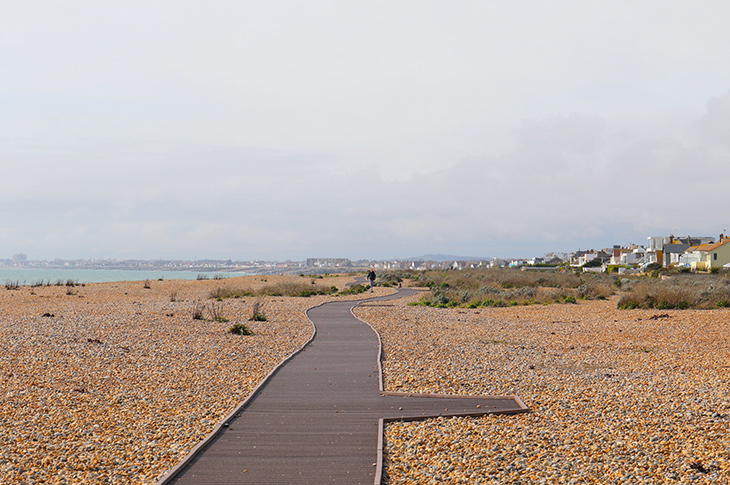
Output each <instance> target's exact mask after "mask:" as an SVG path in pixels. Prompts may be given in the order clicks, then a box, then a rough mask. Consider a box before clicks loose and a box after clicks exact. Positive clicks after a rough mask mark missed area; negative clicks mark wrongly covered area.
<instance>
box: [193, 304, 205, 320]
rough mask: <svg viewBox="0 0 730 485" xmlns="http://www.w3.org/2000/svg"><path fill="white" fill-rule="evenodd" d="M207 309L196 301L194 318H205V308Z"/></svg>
mask: <svg viewBox="0 0 730 485" xmlns="http://www.w3.org/2000/svg"><path fill="white" fill-rule="evenodd" d="M204 309H205V306H204V305H202V304H200V303H196V304H195V306H193V320H204V318H203V310H204Z"/></svg>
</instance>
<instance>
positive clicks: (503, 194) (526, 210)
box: [0, 0, 730, 260]
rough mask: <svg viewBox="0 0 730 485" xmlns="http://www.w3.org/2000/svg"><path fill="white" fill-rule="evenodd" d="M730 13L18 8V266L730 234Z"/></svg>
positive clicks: (725, 7)
mask: <svg viewBox="0 0 730 485" xmlns="http://www.w3.org/2000/svg"><path fill="white" fill-rule="evenodd" d="M728 25H730V2H727V0H705V1H703V0H695V1H692V2H687V1H684V0H683V1H673V0H669V1H668V0H661V1H659V0H645V1H642V0H631V1H623V0H617V1H613V2H603V1H581V2H576V1H574V0H571V1H567V0H566V1H551V2H545V1H537V0H525V1H510V2H505V1H501V0H500V1H492V0H480V1H468V0H465V1H458V2H453V1H424V0H419V1H393V0H388V1H372V0H371V1H367V2H342V1H321V0H310V1H306V2H302V1H277V0H272V1H266V2H261V1H256V2H254V1H242V0H235V1H234V0H231V1H229V0H221V1H215V0H213V1H206V2H203V1H191V0H174V1H173V0H170V1H162V0H144V1H138V0H125V1H123V2H122V1H118V2H98V1H91V0H89V1H79V0H69V1H63V2H59V1H56V0H23V1H22V2H21V1H18V2H11V1H4V2H2V4H1V5H0V258H7V257H10V256H11V255H12V254H14V253H20V252H22V253H26V254H27V255H28V257H29V258H30V259H52V258H56V257H58V258H68V259H71V258H117V259H124V258H144V259H157V258H175V259H187V258H200V259H202V258H216V259H228V258H230V259H281V260H284V259H294V260H299V259H304V258H307V257H349V258H353V259H359V258H368V259H380V258H394V257H409V256H417V255H421V254H425V253H447V254H459V255H467V256H484V257H492V256H498V257H528V256H539V255H542V254H544V253H545V252H548V251H571V250H576V249H579V248H581V249H587V248H596V249H598V248H601V247H606V246H611V245H613V244H628V243H632V242H634V243H639V244H644V243H645V242H646V237H647V236H650V235H669V234H670V233H674V234H676V235H688V234H692V235H711V236H717V235H718V234H719V233H720V232H722V231H725V232H727V230H728V229H730V216H729V215H728V214H730V211H729V210H728V209H729V208H730V62H729V60H730V29H728Z"/></svg>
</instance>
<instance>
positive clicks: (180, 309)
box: [0, 276, 392, 484]
mask: <svg viewBox="0 0 730 485" xmlns="http://www.w3.org/2000/svg"><path fill="white" fill-rule="evenodd" d="M302 280H305V281H308V282H309V280H308V279H306V278H301V277H299V276H266V277H258V276H250V277H243V278H229V279H224V280H220V281H215V280H209V281H182V280H170V281H147V282H144V281H136V282H120V283H98V284H88V285H84V286H73V287H71V286H68V287H67V286H38V287H30V286H22V287H20V288H19V289H13V290H6V289H4V288H2V289H0V342H2V345H1V346H0V379H2V381H1V382H2V387H0V483H25V484H33V483H58V484H63V483H68V484H78V483H85V484H89V483H119V484H122V483H123V484H129V483H135V484H149V483H155V482H156V481H157V480H158V479H159V478H160V477H161V476H162V475H163V474H164V472H165V471H166V470H168V469H169V468H171V467H173V466H174V465H175V464H177V463H178V462H179V461H180V460H181V459H182V458H184V457H185V456H186V455H187V454H188V453H189V452H190V450H192V448H193V447H194V446H195V445H196V444H197V443H199V442H200V441H201V440H202V439H203V438H205V436H207V435H208V433H210V432H211V431H212V430H213V428H214V427H215V426H216V425H217V424H218V423H219V422H220V421H221V420H222V419H224V418H225V417H226V416H227V415H228V414H229V413H230V412H231V411H232V410H233V409H234V408H235V407H236V406H237V405H238V404H239V403H240V402H242V401H243V400H244V399H245V398H246V397H247V396H248V395H249V394H250V393H251V391H252V390H253V389H254V388H255V387H256V386H257V385H258V383H259V382H260V381H261V379H263V378H264V377H265V376H266V375H267V374H268V373H269V372H270V371H271V370H272V369H273V368H274V367H275V366H276V365H278V364H279V363H280V362H281V361H282V360H283V359H285V358H286V357H287V356H288V355H290V354H291V353H292V352H294V351H295V350H297V349H298V348H299V347H301V346H302V345H303V344H304V343H305V342H306V341H307V340H308V339H309V338H310V337H311V335H312V325H311V323H310V322H309V320H308V319H307V318H306V315H305V313H304V312H305V310H306V309H307V308H309V307H311V306H314V305H317V304H319V303H321V302H323V301H330V300H332V299H333V297H330V296H312V297H310V298H284V297H265V298H260V297H245V298H239V299H233V298H231V299H225V300H223V301H219V302H217V301H215V300H213V299H211V298H210V296H209V295H210V293H211V291H213V290H214V289H216V288H220V287H226V286H228V287H232V288H241V287H245V288H247V289H252V290H255V289H257V288H259V287H261V286H263V285H271V284H276V283H280V282H286V281H293V282H300V281H302ZM311 281H312V282H313V283H316V284H318V285H325V286H332V285H335V286H338V287H340V288H344V286H345V285H346V284H347V283H350V282H352V281H353V280H352V278H347V277H332V278H325V279H316V280H315V279H312V280H311ZM145 286H148V288H145ZM375 291H376V294H381V293H382V294H385V293H389V292H392V290H388V289H381V288H377V289H376V290H375ZM359 297H361V296H349V297H338V298H340V299H342V298H348V299H352V298H359ZM256 302H258V303H259V305H260V307H261V310H262V311H263V312H264V314H265V315H266V317H267V321H265V322H253V321H249V318H250V317H251V316H252V310H253V305H254V304H255V303H256ZM196 308H197V309H203V310H202V311H203V317H204V318H205V319H204V320H196V319H193V317H192V315H193V311H194V310H195V309H196ZM212 312H215V314H217V315H218V316H220V317H222V318H225V319H226V320H228V321H227V322H223V321H215V320H214V314H213V313H212ZM235 323H244V324H246V325H247V326H248V327H249V328H250V329H251V330H252V331H253V332H254V335H251V336H242V335H233V334H231V333H228V330H229V329H230V327H231V326H232V325H233V324H235Z"/></svg>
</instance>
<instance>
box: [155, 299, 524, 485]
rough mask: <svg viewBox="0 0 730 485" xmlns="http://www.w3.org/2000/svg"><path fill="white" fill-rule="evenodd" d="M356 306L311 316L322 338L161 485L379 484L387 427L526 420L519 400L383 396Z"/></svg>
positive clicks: (368, 332)
mask: <svg viewBox="0 0 730 485" xmlns="http://www.w3.org/2000/svg"><path fill="white" fill-rule="evenodd" d="M412 292H413V290H407V289H406V290H401V291H399V292H398V293H397V294H396V295H392V296H389V297H383V298H379V299H378V300H381V301H382V300H388V299H391V298H398V297H402V296H405V295H408V294H412ZM370 301H372V300H370ZM355 304H357V302H332V303H327V304H325V305H322V306H319V307H316V308H313V309H311V310H310V311H309V312H308V316H309V318H310V319H311V320H312V322H313V323H314V324H315V327H316V336H315V338H314V339H313V340H312V341H311V342H310V343H309V344H308V345H306V346H305V347H304V349H303V350H302V351H300V352H299V353H298V354H296V356H294V358H292V359H291V360H290V361H289V362H288V363H286V364H285V365H284V366H283V367H281V368H280V369H279V370H278V371H277V372H275V373H274V374H273V375H272V377H271V378H270V379H269V380H268V381H267V382H266V383H265V384H264V385H263V386H262V387H261V388H260V389H259V392H258V393H256V394H255V395H254V396H253V398H252V399H250V400H249V401H248V402H247V403H245V404H244V405H243V407H242V408H241V409H239V410H238V411H237V412H236V413H235V415H234V416H233V417H232V419H230V420H228V422H227V423H225V425H224V426H222V428H221V431H220V432H219V433H218V434H217V436H215V438H213V439H212V440H211V441H210V442H209V443H208V444H207V445H206V446H204V447H201V449H200V450H199V452H198V453H195V456H194V457H192V459H191V460H188V461H189V463H188V464H187V465H183V464H181V465H179V466H178V467H176V469H173V471H172V473H171V474H170V475H169V476H168V477H167V478H165V479H163V480H162V481H161V482H160V483H165V484H166V483H176V484H219V483H227V484H234V483H235V484H242V483H257V484H262V483H276V484H284V483H298V484H301V483H317V484H323V483H336V484H360V483H362V484H368V485H369V484H373V483H379V482H380V474H381V461H380V458H381V457H380V453H379V450H381V448H382V426H383V422H384V421H389V420H399V419H407V420H409V419H423V418H425V417H430V416H440V415H444V416H458V415H483V414H488V413H519V412H525V411H527V408H526V407H525V406H524V404H523V403H522V402H521V401H520V400H519V398H517V397H516V396H504V397H489V396H474V397H468V398H464V397H461V398H459V397H447V396H426V395H407V394H393V393H383V392H382V391H381V385H382V384H381V382H380V368H379V362H378V356H379V339H378V336H377V334H375V333H374V332H373V330H372V329H371V328H370V327H369V326H368V325H366V324H365V323H363V322H362V321H360V320H358V319H357V318H355V317H354V316H353V315H352V312H351V309H352V307H353V306H354V305H355Z"/></svg>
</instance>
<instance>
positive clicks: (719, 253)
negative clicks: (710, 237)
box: [679, 234, 730, 271]
mask: <svg viewBox="0 0 730 485" xmlns="http://www.w3.org/2000/svg"><path fill="white" fill-rule="evenodd" d="M679 263H680V264H681V265H682V266H689V267H691V268H692V269H693V270H700V271H709V270H710V269H712V268H722V267H723V266H725V265H726V264H730V237H724V236H723V235H722V234H720V239H719V241H718V242H716V243H710V244H700V245H699V246H691V247H689V248H688V249H687V250H686V251H685V252H684V254H682V255H680V257H679Z"/></svg>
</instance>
